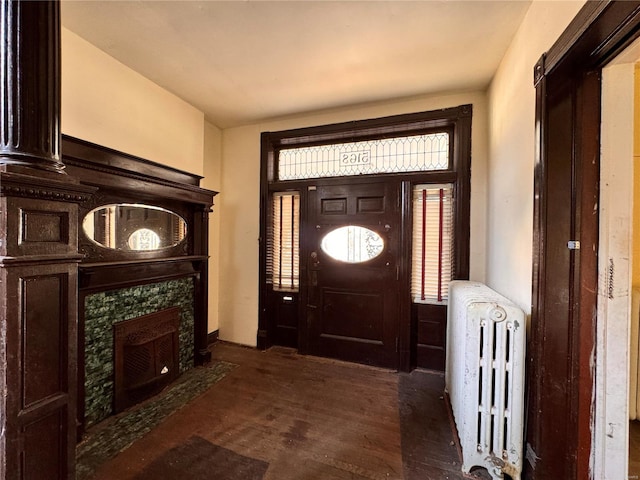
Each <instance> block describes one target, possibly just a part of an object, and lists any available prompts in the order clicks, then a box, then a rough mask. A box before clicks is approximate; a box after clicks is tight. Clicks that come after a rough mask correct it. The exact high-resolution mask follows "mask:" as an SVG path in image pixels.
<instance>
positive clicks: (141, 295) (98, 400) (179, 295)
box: [84, 277, 194, 427]
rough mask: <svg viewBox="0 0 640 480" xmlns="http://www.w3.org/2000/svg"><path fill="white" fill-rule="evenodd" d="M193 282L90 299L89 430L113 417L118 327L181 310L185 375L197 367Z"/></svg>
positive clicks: (185, 280)
mask: <svg viewBox="0 0 640 480" xmlns="http://www.w3.org/2000/svg"><path fill="white" fill-rule="evenodd" d="M193 305H194V284H193V278H192V277H186V278H180V279H177V280H168V281H162V282H159V283H151V284H146V285H137V286H134V287H128V288H121V289H117V290H110V291H106V292H99V293H95V294H91V295H87V296H86V297H85V305H84V316H85V358H84V364H85V425H86V427H89V426H91V425H94V424H96V423H98V422H100V421H101V420H104V419H105V418H107V417H108V416H110V415H111V414H112V412H113V395H114V380H113V372H114V356H113V353H114V340H113V325H114V324H115V323H118V322H121V321H124V320H129V319H131V318H135V317H139V316H141V315H146V314H149V313H153V312H157V311H159V310H163V309H165V308H169V307H174V306H177V307H180V309H181V315H180V317H181V318H180V330H179V343H180V373H182V372H184V371H186V370H188V369H189V368H191V367H192V366H193V364H194V306H193Z"/></svg>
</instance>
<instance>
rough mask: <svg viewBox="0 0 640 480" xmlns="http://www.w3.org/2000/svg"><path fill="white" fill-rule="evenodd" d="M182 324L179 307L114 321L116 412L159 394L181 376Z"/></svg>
mask: <svg viewBox="0 0 640 480" xmlns="http://www.w3.org/2000/svg"><path fill="white" fill-rule="evenodd" d="M179 328H180V308H179V307H172V308H168V309H166V310H160V311H157V312H154V313H150V314H148V315H143V316H140V317H136V318H132V319H130V320H125V321H122V322H118V323H116V324H114V325H113V329H114V339H115V351H114V362H115V365H114V366H115V372H114V374H115V378H114V383H115V389H114V390H115V391H114V410H115V412H116V413H117V412H121V411H122V410H124V409H126V408H127V407H130V406H131V405H134V404H136V403H139V402H141V401H143V400H145V399H147V398H149V397H151V396H153V395H155V394H156V393H158V392H160V391H161V390H162V389H163V388H164V387H166V386H167V385H168V384H169V383H171V382H172V381H174V380H175V379H176V378H177V377H178V375H179V374H180V361H179V351H180V345H179V335H178V332H179Z"/></svg>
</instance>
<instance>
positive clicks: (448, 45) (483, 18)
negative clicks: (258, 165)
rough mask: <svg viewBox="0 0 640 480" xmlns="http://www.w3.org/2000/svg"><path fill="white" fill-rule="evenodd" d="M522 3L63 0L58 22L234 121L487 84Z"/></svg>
mask: <svg viewBox="0 0 640 480" xmlns="http://www.w3.org/2000/svg"><path fill="white" fill-rule="evenodd" d="M529 5H530V0H527V1H524V0H523V1H482V0H480V1H427V0H418V1H396V0H387V1H384V0H379V1H302V0H299V1H258V0H256V1H240V0H236V1H211V0H210V1H176V0H174V1H164V2H159V1H124V2H121V1H110V0H108V1H95V0H92V1H63V3H62V23H63V25H64V26H65V27H66V28H68V29H69V30H71V31H73V32H75V33H76V34H78V35H80V36H81V37H83V38H84V39H85V40H87V41H89V42H90V43H92V44H93V45H95V46H96V47H98V48H100V49H101V50H103V51H105V52H106V53H108V54H109V55H111V56H113V57H114V58H116V59H117V60H119V61H120V62H122V63H124V64H125V65H127V66H129V67H130V68H132V69H134V70H136V71H137V72H139V73H140V74H142V75H144V76H145V77H147V78H149V79H151V80H152V81H154V82H155V83H157V84H158V85H161V86H162V87H164V88H166V89H167V90H169V91H171V92H173V93H174V94H176V95H178V96H179V97H181V98H183V99H184V100H186V101H187V102H189V103H190V104H192V105H194V106H195V107H197V108H198V109H200V110H202V111H203V112H204V113H205V115H206V118H207V119H208V120H209V121H210V122H212V123H213V124H215V125H217V126H219V127H221V128H227V127H231V126H237V125H242V124H248V123H254V122H257V121H260V120H264V119H267V118H274V117H280V116H286V115H291V114H298V113H303V112H311V111H316V110H322V109H327V108H334V107H341V106H347V105H355V104H361V103H366V102H375V101H382V100H390V99H396V98H404V97H411V96H416V95H423V94H429V93H435V92H449V91H459V90H470V89H484V88H486V87H487V86H488V84H489V82H490V80H491V78H492V76H493V74H494V72H495V71H496V68H497V67H498V64H499V62H500V60H501V59H502V57H503V55H504V53H505V51H506V49H507V47H508V45H509V43H510V41H511V39H512V38H513V35H514V33H515V32H516V30H517V28H518V26H519V24H520V22H521V20H522V18H523V17H524V15H525V13H526V11H527V9H528V8H529Z"/></svg>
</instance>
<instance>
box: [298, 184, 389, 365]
mask: <svg viewBox="0 0 640 480" xmlns="http://www.w3.org/2000/svg"><path fill="white" fill-rule="evenodd" d="M399 210H400V208H399V182H382V181H380V182H371V183H358V184H349V185H347V184H331V185H318V186H317V187H310V188H309V201H308V215H307V219H306V220H307V222H306V223H307V225H306V226H305V228H306V229H307V232H308V239H309V243H308V246H309V249H308V250H307V251H308V254H309V258H308V259H307V266H308V268H307V272H308V279H307V280H308V282H307V284H308V289H309V290H308V297H307V298H308V305H307V315H308V318H307V322H308V323H307V325H308V335H309V337H308V341H309V344H308V345H309V353H310V354H312V355H318V356H324V357H331V358H338V359H342V360H348V361H354V362H359V363H366V364H369V365H377V366H382V367H388V368H397V367H398V358H399V355H398V347H397V345H398V335H399V315H398V291H399V282H398V265H399V263H398V252H399V237H400V225H399V223H400V211H399Z"/></svg>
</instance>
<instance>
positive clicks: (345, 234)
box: [320, 225, 384, 263]
mask: <svg viewBox="0 0 640 480" xmlns="http://www.w3.org/2000/svg"><path fill="white" fill-rule="evenodd" d="M320 248H322V251H324V252H325V253H326V254H327V255H329V256H330V257H331V258H334V259H336V260H340V261H341V262H347V263H362V262H366V261H368V260H371V259H372V258H376V257H377V256H378V255H380V254H381V253H382V251H383V250H384V240H383V239H382V237H380V235H378V234H377V233H376V232H374V231H373V230H369V229H368V228H365V227H359V226H358V225H347V226H345V227H340V228H336V229H335V230H332V231H330V232H329V233H327V234H326V235H325V236H324V237H323V238H322V242H321V243H320Z"/></svg>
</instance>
